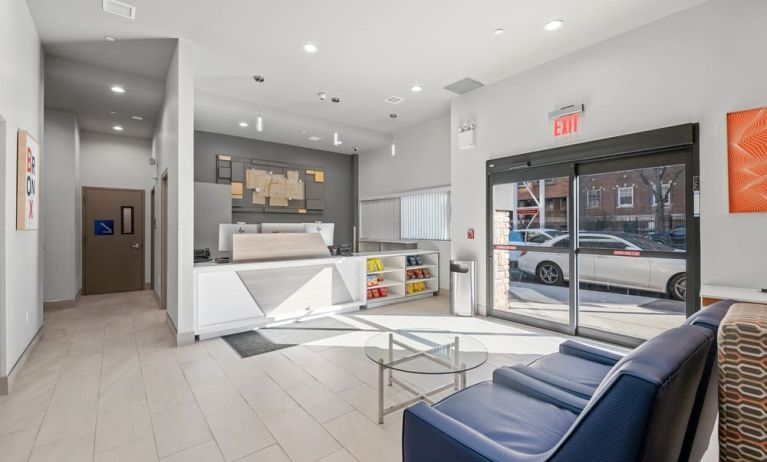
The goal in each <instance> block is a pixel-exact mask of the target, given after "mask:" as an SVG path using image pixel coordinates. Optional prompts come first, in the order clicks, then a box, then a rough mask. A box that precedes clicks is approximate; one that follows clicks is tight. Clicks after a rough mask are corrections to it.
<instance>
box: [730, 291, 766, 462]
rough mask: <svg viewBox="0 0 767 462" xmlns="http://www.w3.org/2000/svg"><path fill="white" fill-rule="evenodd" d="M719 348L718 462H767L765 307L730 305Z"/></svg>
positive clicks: (740, 304)
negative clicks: (765, 461) (764, 461)
mask: <svg viewBox="0 0 767 462" xmlns="http://www.w3.org/2000/svg"><path fill="white" fill-rule="evenodd" d="M718 344H719V347H718V348H719V352H718V356H719V446H720V448H719V451H720V452H719V457H720V460H722V461H752V460H753V461H757V460H758V461H763V460H767V305H753V304H744V303H739V304H735V305H733V306H732V307H731V308H730V310H729V312H728V313H727V316H725V318H724V320H723V321H722V324H721V325H720V326H719V339H718Z"/></svg>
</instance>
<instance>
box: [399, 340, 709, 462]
mask: <svg viewBox="0 0 767 462" xmlns="http://www.w3.org/2000/svg"><path fill="white" fill-rule="evenodd" d="M714 337H715V333H714V332H713V331H712V330H711V329H709V328H705V327H701V326H695V325H685V326H682V327H678V328H675V329H671V330H668V331H666V332H664V333H662V334H660V335H658V336H657V337H655V338H653V339H651V340H649V341H647V342H645V343H644V344H643V345H641V346H640V347H638V348H637V349H635V350H634V351H632V352H631V353H629V354H628V355H626V356H624V357H622V358H621V357H618V356H613V355H611V354H605V353H604V352H602V351H601V350H598V349H592V348H590V347H584V346H582V345H578V344H575V342H572V343H569V344H567V345H565V346H564V348H565V351H568V352H570V351H571V350H569V349H568V348H572V351H573V352H575V353H574V355H575V357H577V358H578V359H582V360H584V361H590V363H594V364H597V365H600V366H604V367H603V368H602V369H601V370H604V369H607V370H606V372H605V373H604V374H603V375H602V377H601V378H599V379H597V378H596V377H597V376H596V374H595V373H594V372H593V371H591V372H589V374H591V375H588V374H585V375H584V377H586V375H588V378H590V379H592V382H586V385H585V386H589V387H590V386H591V385H594V386H593V389H592V388H591V387H590V388H589V390H590V391H589V393H585V388H584V389H583V391H584V393H580V394H578V393H572V392H571V391H569V390H565V389H563V388H561V387H558V386H556V385H554V384H551V383H547V382H546V381H543V380H540V379H538V378H535V377H531V376H530V375H527V374H525V373H523V372H520V371H518V370H515V369H514V368H500V369H498V370H496V371H495V373H494V375H493V380H492V381H491V382H483V383H479V384H477V385H473V386H471V387H469V388H466V389H465V390H462V391H460V392H458V393H456V394H454V395H452V396H450V397H448V398H446V399H444V400H442V401H441V402H439V403H437V404H436V405H434V406H433V407H430V406H428V405H426V404H424V403H419V404H416V405H414V406H412V407H410V408H408V409H406V410H405V414H404V422H403V459H404V461H405V462H432V461H433V462H438V461H439V462H458V461H477V462H480V461H481V462H490V461H494V462H501V461H508V462H514V461H611V462H612V461H615V462H621V461H637V460H643V461H677V460H678V458H679V456H680V454H681V453H682V448H683V445H684V441H685V437H686V433H687V427H688V423H689V420H690V416H691V415H692V413H693V408H694V406H695V401H696V396H697V390H698V388H699V386H700V385H701V382H702V377H703V374H704V369H705V368H706V363H707V360H708V359H709V357H710V353H711V348H712V345H713V342H714ZM605 358H608V359H605ZM608 360H610V361H612V363H613V364H614V365H612V367H610V365H609V364H607V363H606V362H607V361H608ZM577 364H579V365H584V364H587V363H581V362H580V361H579V362H577ZM562 367H568V368H572V367H573V365H572V364H568V365H564V364H563V365H562ZM554 370H555V371H556V370H557V369H554ZM594 370H596V369H594ZM552 375H553V374H552ZM560 379H561V377H560ZM562 380H564V379H562Z"/></svg>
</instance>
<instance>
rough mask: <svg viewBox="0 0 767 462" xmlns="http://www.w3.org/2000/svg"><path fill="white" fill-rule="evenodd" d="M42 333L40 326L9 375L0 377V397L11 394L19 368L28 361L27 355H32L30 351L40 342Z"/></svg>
mask: <svg viewBox="0 0 767 462" xmlns="http://www.w3.org/2000/svg"><path fill="white" fill-rule="evenodd" d="M42 331H43V328H42V326H41V327H40V329H38V330H37V333H36V334H35V336H34V337H32V341H31V342H29V345H27V348H26V349H25V350H24V353H22V354H21V357H20V358H19V360H18V361H16V364H14V366H13V369H11V372H10V374H8V376H7V377H0V395H9V394H11V392H13V383H14V382H15V381H16V377H17V376H18V375H19V372H20V371H21V368H22V367H24V363H26V362H27V359H29V355H31V354H32V350H34V349H35V346H37V342H39V341H40V334H41V333H42Z"/></svg>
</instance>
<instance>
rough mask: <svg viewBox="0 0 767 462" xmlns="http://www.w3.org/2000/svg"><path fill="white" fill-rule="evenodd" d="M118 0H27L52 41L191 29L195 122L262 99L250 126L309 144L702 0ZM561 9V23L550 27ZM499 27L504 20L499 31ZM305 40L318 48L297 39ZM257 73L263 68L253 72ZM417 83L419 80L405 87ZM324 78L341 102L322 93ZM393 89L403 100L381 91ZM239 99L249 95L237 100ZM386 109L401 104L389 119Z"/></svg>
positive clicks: (404, 117) (371, 141)
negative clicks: (117, 5) (106, 0)
mask: <svg viewBox="0 0 767 462" xmlns="http://www.w3.org/2000/svg"><path fill="white" fill-rule="evenodd" d="M123 1H127V3H130V4H132V5H134V6H136V7H137V15H136V19H135V20H132V21H131V20H127V19H123V18H120V17H118V16H114V15H110V14H106V13H103V12H102V11H101V2H100V1H95V0H67V1H66V2H63V1H61V0H28V4H29V6H30V9H31V10H32V14H33V17H34V19H35V24H36V26H37V29H38V32H39V33H40V36H41V38H42V40H43V41H44V42H46V43H47V42H62V41H87V40H99V39H101V38H102V37H103V36H104V35H112V36H115V37H117V38H118V40H124V39H130V38H164V37H179V38H183V39H187V40H190V41H192V42H193V43H194V44H195V49H196V75H195V87H196V90H197V91H198V99H203V100H204V104H196V127H197V128H198V129H203V130H209V131H214V130H215V131H222V130H223V131H225V132H230V131H231V130H225V127H226V126H227V124H230V125H232V126H235V127H236V124H237V122H238V121H239V120H238V119H239V118H240V117H242V116H243V115H250V119H251V120H252V118H253V117H255V114H257V111H258V110H261V112H262V114H263V115H264V118H265V120H266V121H267V124H266V127H268V129H265V130H264V132H263V133H258V132H256V131H255V130H252V131H243V133H241V134H242V135H243V136H248V137H252V138H259V139H267V138H269V137H272V138H273V139H278V140H280V141H281V142H288V143H290V144H297V145H306V141H307V140H306V133H302V131H303V130H306V131H307V132H310V131H312V130H318V129H319V127H322V130H324V131H325V132H328V133H332V131H333V130H339V131H340V132H341V134H342V139H343V137H344V136H345V135H344V133H345V132H349V133H351V132H354V130H355V129H359V130H360V133H361V135H360V138H361V139H363V140H362V141H357V140H355V141H354V142H356V143H357V144H359V145H360V146H362V145H365V146H367V145H375V144H381V143H382V142H388V139H389V138H390V137H389V136H388V135H389V134H390V133H392V132H395V131H396V130H398V129H400V128H404V127H407V126H410V125H413V124H416V123H418V122H421V121H424V120H426V119H428V118H430V117H433V116H435V115H437V114H441V113H444V112H445V111H447V110H448V107H449V101H450V99H451V98H452V97H454V96H455V95H454V94H453V93H451V92H448V91H446V90H444V89H443V88H442V87H444V86H445V85H448V84H450V83H452V82H454V81H456V80H459V79H462V78H464V77H471V78H474V79H476V80H479V81H480V82H483V83H485V84H488V83H492V82H494V81H497V80H499V79H502V78H504V77H506V76H509V75H512V74H515V73H518V72H520V71H523V70H525V69H529V68H531V67H534V66H536V65H538V64H541V63H544V62H546V61H550V60H552V59H556V58H558V57H561V56H564V55H566V54H569V53H572V52H573V51H576V50H578V49H581V48H584V47H586V46H589V45H591V44H594V43H597V42H599V41H602V40H605V39H607V38H609V37H612V36H615V35H617V34H620V33H623V32H625V31H628V30H630V29H633V28H636V27H639V26H641V25H643V24H646V23H649V22H652V21H655V20H657V19H660V18H662V17H664V16H667V15H669V14H672V13H674V12H677V11H680V10H683V9H686V8H689V7H691V6H693V5H696V4H699V3H702V2H703V1H704V0H578V1H572V0H547V1H544V2H542V1H533V0H527V1H522V0H482V1H476V2H468V1H465V0H461V1H458V0H388V1H379V2H372V1H360V0H356V1H352V0H323V1H317V0H291V1H285V0H260V1H252V0H229V1H227V2H217V1H209V0H163V1H157V0H123ZM554 18H561V19H564V20H565V26H564V27H563V28H562V29H561V30H559V31H556V32H545V31H544V30H543V27H542V26H543V24H544V23H545V22H546V21H548V20H550V19H554ZM499 27H500V28H503V29H505V31H506V32H505V34H503V35H501V36H495V35H494V34H493V31H494V30H495V29H496V28H499ZM305 42H313V43H315V44H317V46H318V47H319V52H318V53H316V54H307V53H305V52H304V51H302V49H301V46H302V44H303V43H305ZM254 74H259V75H263V76H264V77H265V78H266V82H265V83H263V84H255V83H254V82H253V81H252V79H251V76H253V75H254ZM415 83H418V84H421V85H422V86H423V87H424V90H423V91H422V92H420V93H411V92H410V90H409V89H410V87H411V86H412V85H413V84H415ZM320 91H326V92H327V93H328V96H329V97H331V96H338V97H340V98H341V103H340V104H333V103H331V102H324V103H323V102H320V101H319V99H318V98H317V96H316V94H317V93H318V92H320ZM392 95H397V96H402V97H404V98H406V100H405V101H404V102H403V103H400V104H399V105H396V106H393V105H390V104H388V103H385V102H384V101H383V100H384V98H386V97H388V96H392ZM232 100H236V101H240V102H248V103H251V106H250V107H248V106H243V107H241V111H242V112H237V111H232V110H230V109H231V103H232ZM274 110H276V112H272V113H270V112H269V111H274ZM392 112H396V113H397V114H398V116H399V117H398V118H397V119H395V120H392V119H390V118H389V114H390V113H392ZM291 115H292V116H293V119H291ZM270 117H273V119H274V120H271V121H269V118H270ZM310 122H311V123H310ZM303 125H306V126H303ZM251 126H253V124H252V125H251ZM271 130H275V132H273V133H268V132H269V131H271ZM278 131H279V135H277V132H278ZM365 133H367V135H365ZM347 138H348V136H347ZM382 140H383V141H382ZM330 141H331V140H328V139H327V138H325V139H324V140H322V142H321V143H324V145H322V146H318V147H320V148H322V149H327V150H335V151H338V152H350V151H351V147H352V142H349V143H347V142H345V143H344V144H343V145H342V146H341V147H340V148H334V147H333V146H332V143H330Z"/></svg>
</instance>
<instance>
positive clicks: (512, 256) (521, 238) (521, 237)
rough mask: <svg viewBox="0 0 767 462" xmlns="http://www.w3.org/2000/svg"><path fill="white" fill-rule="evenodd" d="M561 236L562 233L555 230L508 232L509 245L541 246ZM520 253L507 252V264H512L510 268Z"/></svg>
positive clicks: (518, 230) (515, 230)
mask: <svg viewBox="0 0 767 462" xmlns="http://www.w3.org/2000/svg"><path fill="white" fill-rule="evenodd" d="M562 234H564V232H563V231H559V230H556V229H513V230H511V231H509V244H511V245H541V244H543V243H545V242H547V241H550V240H552V239H554V238H555V237H557V236H561V235H562ZM522 253H523V252H522V251H521V250H512V251H510V252H509V262H510V263H512V266H513V265H514V264H516V262H517V260H519V257H520V256H521V255H522Z"/></svg>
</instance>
